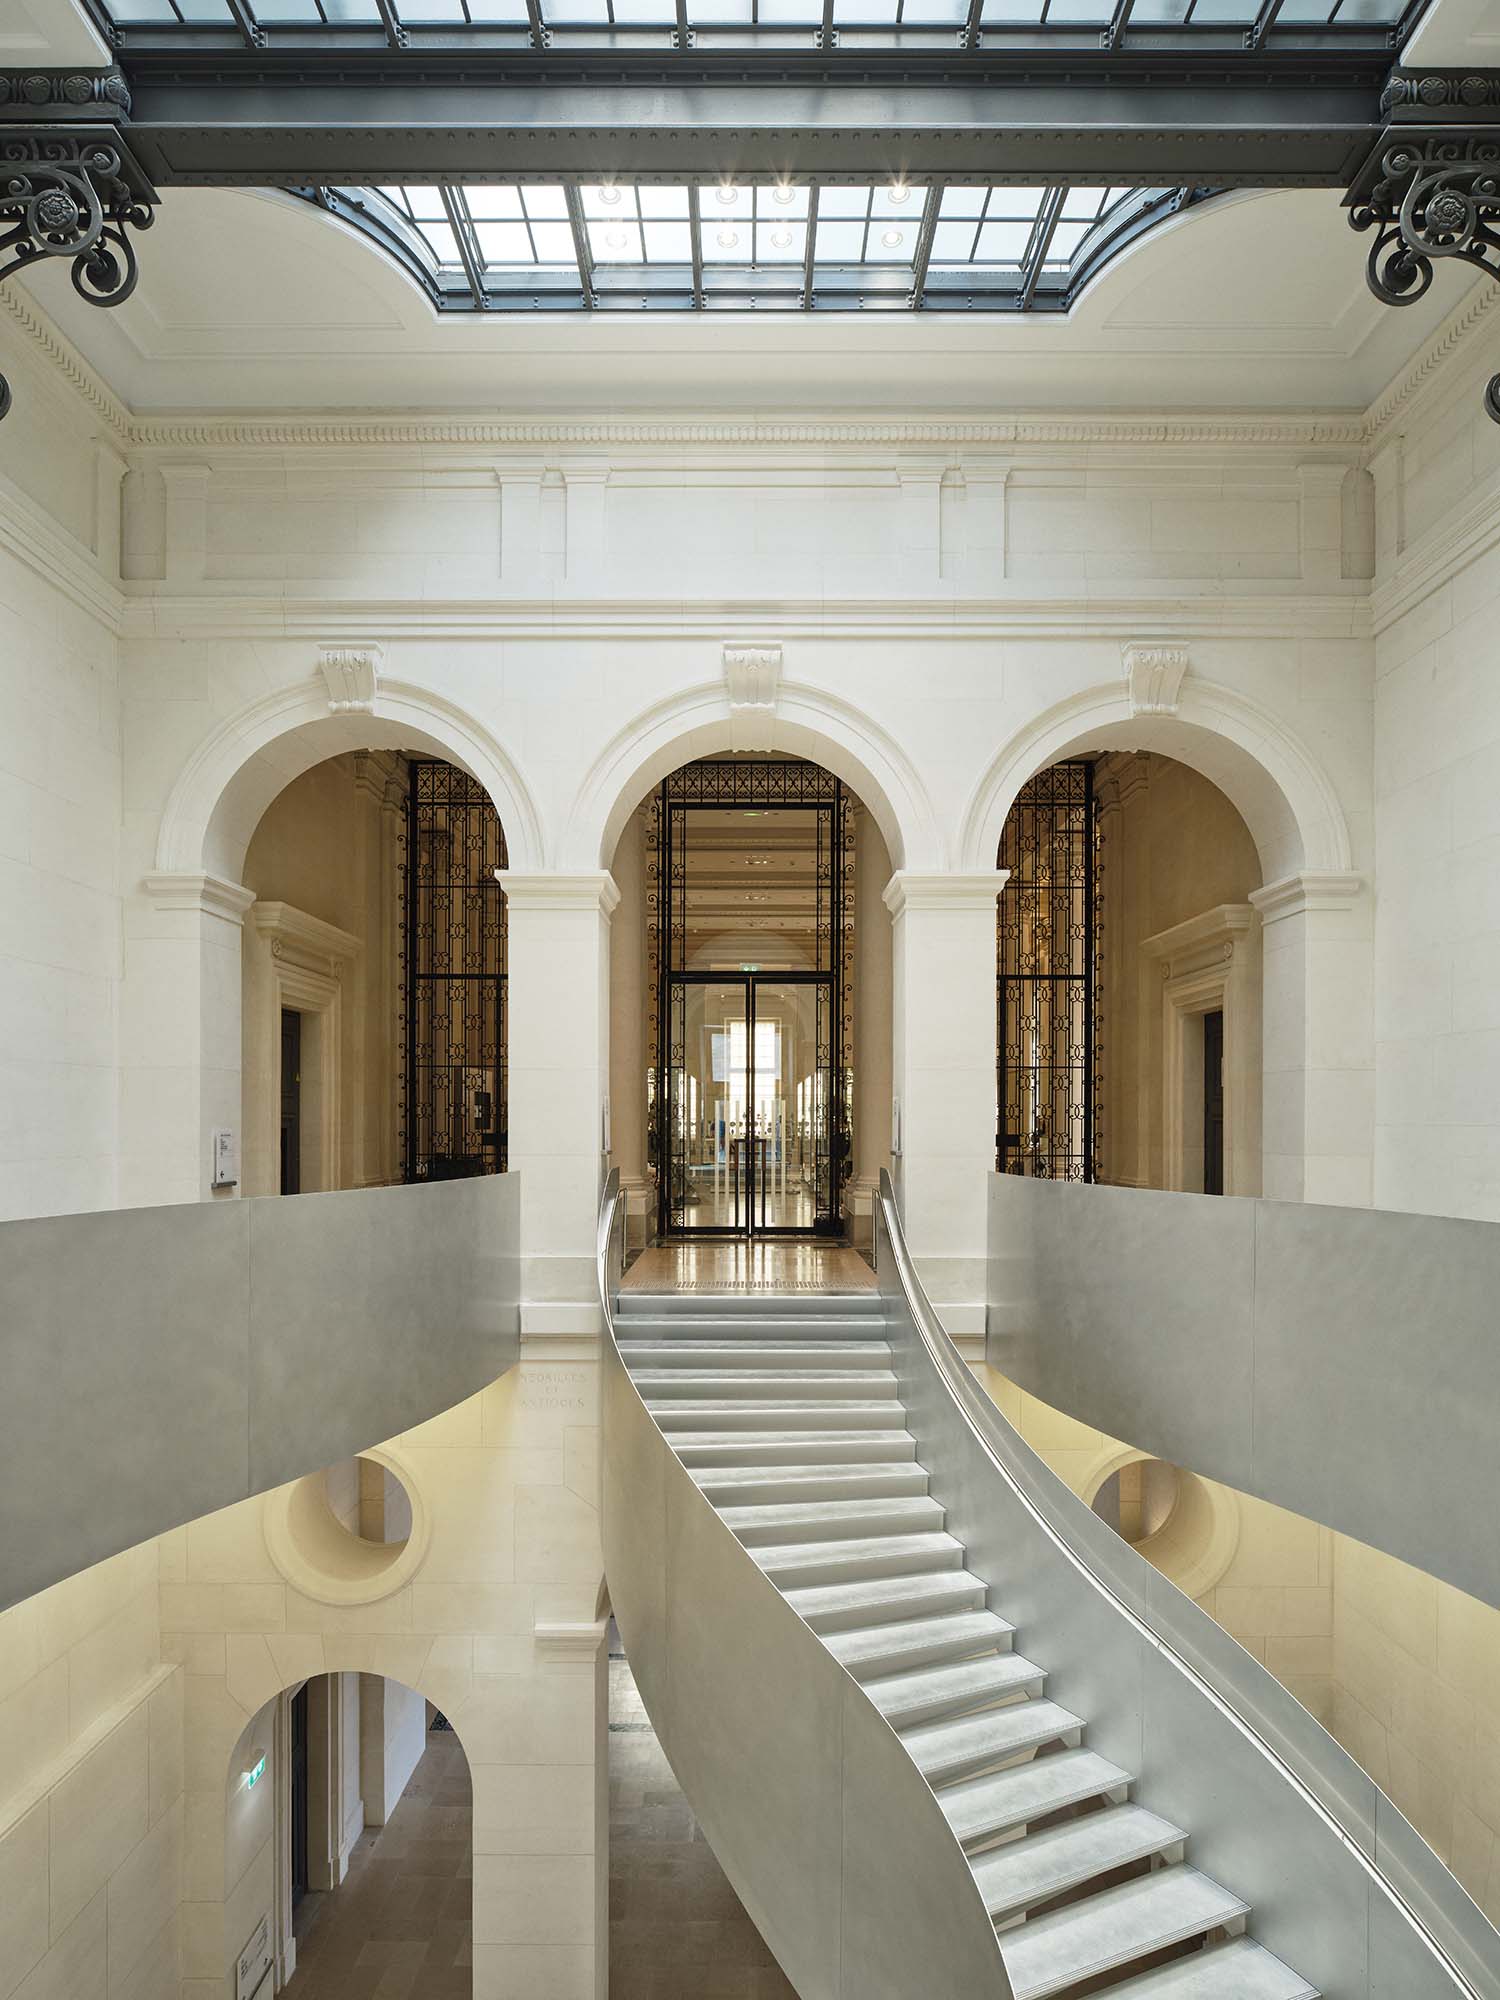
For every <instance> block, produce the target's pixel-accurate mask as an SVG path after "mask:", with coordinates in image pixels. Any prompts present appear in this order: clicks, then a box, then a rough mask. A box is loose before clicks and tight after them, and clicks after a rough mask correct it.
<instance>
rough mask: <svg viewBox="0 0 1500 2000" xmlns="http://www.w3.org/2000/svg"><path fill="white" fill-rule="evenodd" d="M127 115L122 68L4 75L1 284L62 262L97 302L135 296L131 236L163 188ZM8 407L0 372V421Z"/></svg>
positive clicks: (0, 104)
mask: <svg viewBox="0 0 1500 2000" xmlns="http://www.w3.org/2000/svg"><path fill="white" fill-rule="evenodd" d="M129 113H130V91H129V88H128V87H127V85H126V82H125V79H124V77H123V76H122V75H121V74H120V72H119V70H117V69H107V70H77V69H70V70H24V71H17V70H5V71H0V283H3V282H4V280H5V279H6V278H8V277H10V276H11V274H12V273H13V272H15V271H19V270H21V269H22V268H23V267H25V266H28V265H31V264H38V263H40V262H41V261H42V260H43V259H44V258H47V257H65V258H67V259H68V260H69V262H70V263H71V265H72V279H73V289H74V290H75V291H76V292H77V293H78V295H79V297H80V298H82V299H86V300H87V301H88V303H89V304H90V305H94V306H117V305H120V304H121V303H122V302H123V301H124V300H125V299H128V298H129V297H130V294H131V293H132V292H133V291H134V290H135V284H136V279H137V277H138V276H139V269H138V266H137V263H136V255H135V249H134V246H133V244H132V242H131V240H130V237H129V235H128V234H127V233H126V232H127V231H128V230H140V229H149V228H150V226H151V223H152V219H153V218H152V207H153V205H154V204H155V202H156V190H155V189H154V188H153V187H152V185H151V183H150V181H149V180H148V179H147V177H146V175H145V173H144V172H143V171H142V169H141V167H140V164H139V162H138V161H137V160H136V159H135V158H134V156H133V155H132V153H131V151H130V148H129V146H128V145H127V143H126V140H125V136H124V132H123V129H122V128H123V126H124V125H125V123H126V122H127V121H128V118H129ZM10 403H11V393H10V385H9V383H8V382H6V380H5V378H4V377H3V376H0V417H3V416H4V415H5V414H6V412H7V411H8V410H9V408H10Z"/></svg>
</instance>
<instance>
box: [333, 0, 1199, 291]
mask: <svg viewBox="0 0 1500 2000" xmlns="http://www.w3.org/2000/svg"><path fill="white" fill-rule="evenodd" d="M324 4H325V5H328V4H332V0H324ZM304 193H305V195H306V196H307V198H309V199H312V200H316V201H318V202H320V203H321V204H322V205H323V206H324V207H325V208H327V209H329V210H330V211H331V212H332V213H333V214H335V215H338V216H340V217H341V218H342V219H343V220H345V221H346V222H350V223H352V224H354V225H355V226H356V227H358V228H360V229H362V230H364V231H365V232H366V233H367V234H369V235H372V236H374V237H375V238H376V239H377V240H378V241H379V242H381V243H382V244H383V246H384V247H385V248H386V249H387V250H388V251H390V252H391V253H392V254H394V255H395V256H397V257H398V258H399V259H400V260H401V261H402V262H403V263H404V264H405V265H406V267H407V269H408V270H409V271H410V272H411V273H412V275H413V276H415V277H416V278H418V279H419V281H421V282H423V283H424V284H425V285H426V288H427V290H428V291H429V293H430V294H431V296H432V297H433V299H434V300H435V302H436V303H437V304H438V305H439V306H440V307H443V308H446V309H458V310H482V309H486V308H495V307H499V308H500V309H503V310H508V311H510V310H528V309H532V308H535V307H538V306H546V307H550V308H552V309H567V308H574V309H579V308H589V309H592V308H605V309H611V308H612V309H617V310H640V309H643V308H644V309H648V310H650V309H658V308H663V307H674V306H675V307H679V308H683V309H689V310H691V309H699V310H703V309H714V308H721V309H722V308H739V309H754V308H756V307H758V306H773V307H777V308H780V309H787V308H793V309H795V308H801V309H804V310H808V311H815V310H819V309H823V310H827V309H838V310H846V311H857V310H859V309H861V308H862V307H867V306H868V307H879V308H881V309H886V310H888V309H889V308H890V307H891V306H893V305H896V306H901V305H909V306H911V307H912V308H914V309H926V310H934V309H936V310H963V311H975V310H979V311H986V310H988V311H1026V310H1035V309H1038V308H1040V309H1043V310H1048V309H1050V310H1054V311H1057V310H1066V308H1067V307H1068V306H1069V305H1070V304H1071V303H1072V299H1073V297H1074V296H1075V294H1076V291H1077V289H1078V288H1079V286H1080V285H1081V284H1082V282H1083V281H1084V279H1085V278H1087V276H1088V275H1089V274H1090V273H1091V272H1092V271H1093V270H1095V269H1097V268H1098V266H1099V264H1100V263H1102V262H1103V261H1105V259H1107V258H1108V257H1109V256H1110V255H1112V254H1114V252H1115V251H1117V250H1119V249H1121V248H1123V247H1124V245H1125V244H1126V243H1128V242H1130V241H1132V240H1134V238H1135V237H1136V236H1137V235H1139V234H1140V232H1141V231H1142V230H1143V229H1146V228H1149V227H1150V226H1151V225H1152V224H1153V223H1155V222H1157V221H1159V220H1161V219H1162V218H1163V217H1164V216H1165V215H1168V214H1174V213H1176V212H1177V211H1178V210H1179V209H1180V208H1182V207H1183V206H1184V205H1186V204H1187V203H1188V202H1189V201H1191V200H1197V199H1201V198H1202V197H1203V195H1204V193H1205V191H1204V190H1195V191H1193V192H1192V193H1189V191H1187V190H1184V189H1176V188H1123V187H1092V186H1091V187H1063V186H1059V185H1057V184H1055V183H1054V184H1048V185H1042V184H1038V185H1036V186H1031V187H993V186H988V185H968V184H963V185H959V184H954V185H945V186H941V187H934V186H919V185H916V184H911V183H905V182H899V181H896V182H882V183H875V184H864V185H857V186H848V185H832V186H825V185H819V186H805V185H799V184H797V183H792V182H766V183H743V182H734V181H729V180H725V181H723V182H718V183H714V182H710V183H708V184H707V185H694V184H690V183H688V182H678V183H665V184H663V183H655V182H653V183H645V182H643V183H640V184H636V183H633V182H627V181H614V182H593V183H578V184H574V183H571V182H563V181H557V182H549V183H540V184H537V185H526V186H518V185H499V186H474V187H459V186H389V187H382V188H321V189H315V190H305V191H304Z"/></svg>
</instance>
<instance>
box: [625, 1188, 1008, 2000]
mask: <svg viewBox="0 0 1500 2000" xmlns="http://www.w3.org/2000/svg"><path fill="white" fill-rule="evenodd" d="M621 1221H623V1205H622V1203H621V1202H620V1199H619V1185H618V1175H617V1174H613V1175H611V1187H610V1189H609V1191H608V1192H607V1193H606V1198H605V1207H604V1210H603V1213H602V1216H601V1285H600V1289H601V1293H602V1296H603V1301H604V1308H605V1323H606V1327H607V1329H608V1332H607V1338H606V1348H605V1367H604V1384H603V1410H602V1421H603V1445H604V1455H603V1502H604V1556H605V1572H606V1576H607V1578H608V1583H609V1591H610V1602H611V1605H612V1607H613V1610H614V1614H615V1617H616V1619H617V1621H618V1623H619V1626H620V1630H621V1633H622V1636H623V1638H624V1641H625V1648H626V1651H627V1653H628V1654H629V1657H630V1664H631V1671H632V1672H633V1674H634V1676H635V1679H636V1683H637V1685H638V1687H639V1688H640V1692H641V1697H642V1699H643V1701H644V1702H645V1704H646V1709H647V1712H648V1713H649V1715H650V1717H651V1721H652V1726H653V1727H654V1729H655V1730H656V1733H657V1735H658V1737H659V1738H660V1740H661V1743H662V1747H663V1748H664V1750H665V1751H666V1753H667V1756H668V1758H669V1759H670V1760H671V1764H672V1768H673V1771H674V1772H675V1773H676V1775H677V1778H678V1780H679V1782H680V1783H681V1785H682V1788H683V1790H684V1792H685V1793H686V1794H687V1797H688V1800H689V1802H690V1803H691V1805H692V1808H693V1811H694V1812H695V1813H696V1815H697V1816H698V1818H699V1820H700V1821H701V1822H702V1825H703V1828H704V1831H705V1833H706V1834H707V1836H708V1838H709V1840H710V1842H711V1843H712V1846H713V1849H714V1853H715V1855H716V1856H717V1857H718V1860H719V1862H720V1864H721V1865H722V1867H723V1869H724V1872H725V1874H726V1875H727V1876H728V1877H729V1880H730V1882H731V1884H732V1885H733V1887H734V1890H735V1892H736V1894H737V1895H738V1896H739V1898H740V1900H741V1902H742V1903H743V1904H744V1905H745V1908H746V1910H747V1911H748V1912H749V1914H750V1917H751V1918H752V1920H753V1921H754V1923H755V1925H756V1927H757V1929H758V1930H759V1931H760V1933H761V1936H762V1937H763V1938H764V1939H765V1941H766V1943H767V1944H768V1945H769V1946H770V1948H771V1950H772V1952H773V1953H774V1954H775V1956H776V1959H777V1961H778V1963H779V1964H780V1965H781V1967H782V1969H783V1970H784V1971H785V1973H786V1975H787V1977H788V1978H789V1979H790V1980H791V1982H792V1984H793V1985H794V1986H795V1987H796V1989H797V1991H798V1993H799V1994H800V1995H801V1996H802V2000H882V1996H889V2000H897V1996H899V2000H914V1997H915V1996H917V1995H919V1994H920V1995H922V1996H924V2000H980V1996H989V2000H1010V1994H1011V1988H1010V1984H1009V1982H1008V1980H1007V1978H1006V1975H1005V1969H1004V1966H1003V1964H1002V1962H1001V1958H1000V1953H999V1950H998V1947H997V1944H996V1939H995V1932H994V1928H993V1925H992V1924H991V1922H990V1919H989V1916H988V1914H987V1912H986V1909H985V1906H984V1903H983V1901H982V1900H981V1898H980V1895H979V1893H978V1890H977V1889H976V1887H975V1882H974V1877H973V1875H972V1873H971V1872H970V1869H969V1865H968V1862H967V1861H966V1860H965V1858H964V1851H963V1848H962V1847H961V1846H960V1844H959V1841H958V1839H957V1838H956V1837H955V1835H954V1833H953V1831H952V1829H951V1828H950V1826H949V1825H948V1823H947V1821H946V1820H945V1819H944V1817H943V1815H942V1813H941V1811H940V1810H939V1807H938V1804H937V1801H936V1799H935V1798H934V1796H933V1793H932V1791H931V1789H930V1788H929V1786H928V1784H927V1783H926V1781H925V1780H924V1778H923V1776H922V1774H921V1772H920V1771H919V1770H918V1769H917V1766H916V1765H915V1764H914V1763H913V1761H912V1759H911V1757H910V1756H909V1755H908V1753H907V1751H906V1749H905V1748H904V1746H903V1744H902V1742H901V1740H900V1738H899V1737H898V1736H897V1735H896V1733H895V1732H894V1730H893V1729H892V1728H891V1726H890V1724H889V1723H888V1722H886V1720H885V1719H884V1717H883V1716H882V1715H881V1713H880V1712H879V1710H878V1709H877V1708H876V1706H875V1704H874V1703H873V1702H872V1701H871V1699H870V1697H869V1696H868V1695H867V1694H866V1692H865V1691H864V1689H863V1687H862V1686H861V1685H860V1683H859V1682H858V1681H857V1680H856V1679H855V1678H854V1677H853V1676H852V1675H851V1674H850V1673H849V1672H847V1671H846V1670H845V1668H844V1667H843V1666H842V1665H841V1664H840V1663H839V1661H838V1660H837V1659H836V1658H835V1657H834V1655H833V1654H832V1653H831V1652H830V1651H829V1650H828V1648H827V1647H826V1646H825V1644H824V1643H823V1641H822V1639H820V1638H819V1636H818V1634H817V1633H816V1632H815V1631H814V1630H813V1629H812V1628H811V1627H810V1626H809V1625H808V1624H806V1623H804V1621H803V1619H802V1618H801V1617H799V1616H798V1614H797V1612H796V1611H795V1610H793V1609H792V1607H791V1606H790V1605H789V1604H788V1603H787V1602H786V1601H785V1599H784V1598H783V1596H782V1594H781V1592H780V1590H778V1588H777V1586H776V1584H775V1583H774V1582H772V1580H771V1579H770V1577H769V1576H768V1575H767V1574H766V1573H765V1571H764V1570H763V1569H762V1568H761V1566H760V1564H759V1563H758V1562H757V1561H756V1559H755V1557H754V1555H753V1554H752V1553H751V1552H750V1550H749V1549H748V1548H746V1547H745V1546H744V1545H743V1544H742V1543H741V1542H740V1540H739V1539H738V1538H737V1537H736V1535H735V1533H734V1532H733V1530H732V1529H731V1528H730V1527H729V1526H728V1525H727V1524H726V1523H725V1522H724V1521H723V1520H722V1519H721V1518H720V1517H719V1515H718V1514H717V1513H716V1511H715V1509H714V1507H713V1506H712V1504H711V1503H710V1501H709V1500H708V1499H707V1498H705V1496H704V1494H703V1493H702V1492H701V1491H700V1490H699V1487H698V1485H697V1484H696V1482H695V1481H694V1479H693V1477H692V1475H691V1474H690V1473H689V1471H688V1470H687V1468H686V1467H685V1466H684V1465H683V1464H682V1462H681V1461H680V1459H679V1458H678V1456H677V1454H676V1452H675V1451H674V1450H673V1448H672V1446H671V1444H670V1443H669V1442H668V1440H667V1438H666V1436H665V1435H664V1434H663V1432H662V1430H661V1429H660V1427H659V1426H658V1424H657V1422H656V1420H655V1419H654V1418H653V1416H652V1414H651V1412H650V1410H648V1408H647V1407H646V1404H645V1402H644V1401H643V1400H642V1397H641V1395H640V1393H639V1391H638V1390H637V1388H636V1386H635V1384H634V1382H633V1381H632V1380H631V1377H630V1374H629V1371H628V1369H627V1367H626V1365H625V1361H624V1359H623V1358H622V1356H621V1353H620V1351H619V1348H618V1346H617V1344H616V1336H615V1326H614V1315H613V1299H614V1294H615V1289H616V1286H615V1275H616V1274H617V1271H618V1257H617V1249H618V1244H619V1241H620V1233H619V1229H618V1228H617V1227H616V1225H617V1223H619V1222H621ZM611 1246H614V1247H613V1248H612V1247H611Z"/></svg>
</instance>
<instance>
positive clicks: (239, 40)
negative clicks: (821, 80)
mask: <svg viewBox="0 0 1500 2000" xmlns="http://www.w3.org/2000/svg"><path fill="white" fill-rule="evenodd" d="M85 4H86V6H87V8H88V11H89V13H90V14H91V15H92V17H93V19H94V21H95V23H96V24H97V25H98V26H99V28H100V29H101V30H102V31H103V32H104V33H105V34H106V35H107V36H108V37H109V38H110V40H111V41H112V42H113V43H114V44H115V45H116V46H119V47H126V48H131V49H136V48H141V49H169V50H171V49H184V48H187V49H192V48H201V49H208V50H216V51H221V52H222V51H230V50H235V49H248V50H266V49H272V50H276V49H289V48H290V49H301V50H306V49H308V48H321V49H323V50H325V51H326V52H327V53H329V54H330V55H336V54H339V53H344V52H349V51H359V50H370V49H376V50H387V51H394V52H399V53H400V54H403V55H408V56H419V55H420V54H421V53H423V52H424V51H432V50H443V49H451V48H458V49H461V50H465V51H468V52H471V53H472V52H477V51H482V50H484V49H487V48H489V49H495V48H499V49H505V48H513V47H515V46H517V45H520V46H523V47H526V46H529V47H532V48H536V49H546V48H549V47H552V46H554V45H555V44H556V43H557V42H559V41H572V42H577V41H580V40H581V41H584V42H589V41H592V42H594V43H602V44H604V45H606V46H608V45H611V44H625V45H630V44H631V43H635V44H636V45H639V44H640V43H641V42H642V41H650V42H653V43H659V44H661V45H662V46H665V47H667V48H674V47H675V48H679V49H684V50H685V49H688V48H690V47H691V46H692V45H693V44H694V42H695V41H697V40H699V39H700V38H722V39H727V40H731V41H733V42H735V43H740V44H743V45H746V46H750V47H755V46H761V47H766V48H768V49H775V48H777V47H787V46H791V47H797V46H804V45H806V44H807V43H808V42H809V41H813V42H814V44H815V45H818V46H837V45H838V44H839V43H840V42H843V43H844V44H846V45H852V46H855V47H859V46H867V45H869V44H870V43H871V41H872V40H873V41H874V42H875V43H876V45H881V44H885V45H891V44H899V43H900V42H902V41H903V40H904V41H908V42H911V43H913V44H914V45H916V46H933V45H941V44H943V43H948V44H950V45H956V46H958V47H960V48H975V49H977V48H979V47H982V46H986V45H988V46H994V45H997V44H1001V45H1003V44H1006V43H1016V42H1024V43H1027V44H1034V45H1039V46H1047V45H1049V44H1051V45H1053V46H1058V47H1070V46H1079V47H1084V48H1087V47H1090V46H1092V47H1093V48H1096V49H1098V48H1102V49H1103V50H1105V51H1106V52H1111V51H1113V50H1116V49H1118V48H1121V47H1127V48H1128V47H1131V46H1134V45H1136V44H1141V45H1144V46H1148V47H1161V46H1177V47H1188V48H1191V47H1195V46H1196V47H1203V46H1209V47H1228V48H1230V49H1235V48H1238V49H1241V50H1244V51H1247V52H1249V53H1252V54H1254V53H1258V52H1260V51H1261V50H1262V49H1265V48H1268V47H1269V48H1279V47H1289V48H1299V47H1304V48H1305V47H1308V46H1313V47H1319V46H1335V47H1336V46H1339V45H1341V44H1342V45H1344V46H1348V45H1351V44H1353V45H1356V46H1357V45H1360V44H1363V45H1365V46H1372V47H1387V48H1397V47H1399V46H1400V45H1401V44H1402V43H1403V42H1404V41H1405V40H1406V38H1407V37H1408V36H1409V35H1410V33H1411V31H1412V29H1413V27H1414V26H1415V25H1416V22H1417V20H1418V19H1419V18H1420V16H1421V14H1422V13H1423V11H1424V9H1425V6H1426V5H1427V4H1428V0H1389V4H1386V5H1381V6H1376V7H1371V6H1369V5H1363V6H1362V5H1359V4H1357V3H1356V0H1241V4H1238V5H1234V6H1228V5H1225V4H1224V0H1177V3H1176V5H1175V6H1170V7H1169V6H1163V5H1162V4H1160V0H1152V4H1149V5H1148V4H1145V0H1098V4H1097V5H1096V6H1094V7H1093V8H1092V9H1091V10H1090V11H1089V12H1088V13H1087V14H1085V13H1084V12H1083V10H1082V9H1081V8H1079V7H1078V6H1076V5H1073V6H1070V7H1064V6H1062V5H1060V4H1058V0H1033V4H1032V5H1031V7H1030V8H1029V9H1027V10H1026V11H1025V13H1024V15H1023V11H1022V9H1021V8H1020V7H1011V8H1009V9H1006V10H1004V12H1005V14H1006V16H1007V17H1006V18H999V17H1000V16H1001V15H1002V9H1001V7H999V6H998V5H996V6H993V7H991V6H987V5H986V4H985V0H971V3H970V4H969V5H968V6H966V7H964V8H963V9H961V10H960V9H956V8H950V9H949V10H948V11H947V13H946V15H944V14H943V13H942V12H941V11H940V10H939V9H937V8H935V7H933V6H931V5H927V6H923V5H918V4H916V0H889V4H887V5H884V6H882V5H881V4H880V0H871V4H869V5H868V6H863V7H862V6H861V5H860V4H859V0H816V4H815V0H808V4H807V5H806V7H805V9H804V12H803V14H802V15H801V16H800V17H799V18H797V19H794V20H788V19H786V18H785V14H784V12H783V10H779V9H778V10H775V11H777V12H782V18H780V19H769V18H763V11H764V12H765V13H769V12H770V11H771V10H763V8H762V5H761V0H747V5H746V8H745V18H743V19H733V18H730V17H729V9H727V8H725V7H723V6H714V5H711V4H702V0H657V4H656V5H655V7H654V8H653V9H650V10H648V9H646V8H644V7H640V6H622V5H620V4H617V0H602V4H596V5H594V6H590V5H588V4H587V0H574V4H571V5H570V0H550V4H549V0H515V4H514V5H512V6H510V7H509V8H502V7H501V6H499V5H496V4H476V0H453V6H452V10H451V13H450V15H449V18H447V19H438V20H435V19H433V18H431V16H430V14H428V15H427V18H421V19H418V18H407V17H406V16H405V15H404V14H403V11H402V4H401V0H366V4H365V8H364V14H363V18H361V19H354V20H351V19H349V18H348V13H349V10H348V9H347V8H346V9H342V10H339V11H341V12H342V13H343V15H344V18H342V19H340V18H337V15H335V17H334V18H330V16H329V11H328V8H327V6H326V5H325V4H324V0H306V4H305V7H304V8H303V11H302V18H300V19H289V18H287V13H288V9H287V6H286V4H285V0H221V11H220V13H219V16H218V18H217V19H204V18H202V16H203V13H204V11H205V10H204V9H203V8H201V7H198V8H194V9H192V10H189V11H187V12H185V11H184V9H183V7H182V5H181V4H180V0H85ZM413 11H414V12H421V13H425V12H426V10H425V9H416V10H413ZM193 13H197V14H198V16H199V18H197V19H193V18H191V15H192V14H193ZM987 17H988V18H987Z"/></svg>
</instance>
